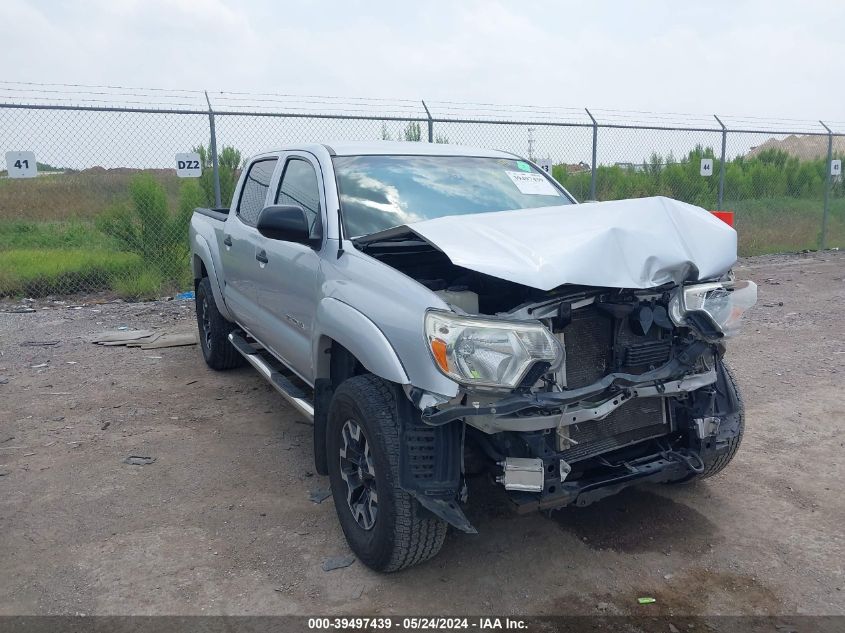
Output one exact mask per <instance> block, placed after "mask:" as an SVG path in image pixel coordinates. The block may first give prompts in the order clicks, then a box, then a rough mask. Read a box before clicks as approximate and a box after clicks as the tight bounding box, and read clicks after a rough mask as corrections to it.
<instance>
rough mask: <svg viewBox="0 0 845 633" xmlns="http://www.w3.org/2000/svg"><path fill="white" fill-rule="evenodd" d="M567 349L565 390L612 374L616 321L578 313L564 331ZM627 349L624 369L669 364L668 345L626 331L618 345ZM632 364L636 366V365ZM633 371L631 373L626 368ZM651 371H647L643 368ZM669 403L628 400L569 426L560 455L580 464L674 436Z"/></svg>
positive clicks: (560, 439)
mask: <svg viewBox="0 0 845 633" xmlns="http://www.w3.org/2000/svg"><path fill="white" fill-rule="evenodd" d="M563 336H564V345H565V346H566V386H567V388H568V389H575V388H578V387H584V386H586V385H589V384H591V383H594V382H596V381H597V380H599V379H600V378H602V376H604V375H606V374H607V373H609V372H610V371H612V367H613V359H614V350H613V343H614V338H615V336H617V333H616V327H615V326H614V320H613V319H612V318H611V317H610V316H608V315H605V314H604V313H602V312H600V311H599V310H597V309H595V308H587V309H584V310H579V311H578V312H576V313H575V314H573V318H572V322H571V323H570V324H569V325H567V326H566V328H564V330H563ZM619 342H620V343H621V344H622V345H624V348H622V349H620V350H617V354H621V355H622V358H624V359H625V361H624V362H625V364H626V365H627V364H629V363H630V364H641V363H644V362H648V364H652V363H655V362H656V363H658V364H659V363H662V362H665V360H668V355H669V351H670V350H669V345H668V341H664V340H661V339H652V338H649V337H639V338H637V337H633V336H632V334H631V333H630V331H629V330H627V326H625V327H624V328H623V331H622V334H621V339H620V341H619ZM632 361H633V362H632ZM623 369H624V370H625V371H631V370H630V369H629V368H627V367H625V368H623ZM641 369H646V368H641ZM669 431H670V425H669V419H668V416H667V413H666V403H665V402H664V400H663V399H662V398H636V399H633V400H629V401H628V402H626V403H625V404H623V405H622V406H621V407H619V408H618V409H616V410H615V411H613V412H612V413H611V414H610V415H608V416H607V417H605V418H604V419H602V420H591V421H589V422H583V423H581V424H575V425H572V426H570V427H568V433H569V437H570V438H571V439H573V440H575V442H577V444H573V443H570V442H568V441H567V440H566V437H560V436H558V450H559V451H561V457H562V458H563V459H565V460H566V461H568V462H576V461H579V460H582V459H586V458H588V457H593V456H596V455H600V454H602V453H606V452H608V451H612V450H615V449H618V448H622V447H625V446H629V445H631V444H635V443H637V442H642V441H644V440H647V439H651V438H654V437H659V436H661V435H665V434H667V433H669Z"/></svg>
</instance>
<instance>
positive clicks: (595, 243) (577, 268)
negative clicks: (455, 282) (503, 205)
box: [391, 197, 736, 290]
mask: <svg viewBox="0 0 845 633" xmlns="http://www.w3.org/2000/svg"><path fill="white" fill-rule="evenodd" d="M406 227H407V229H409V230H411V231H413V232H414V233H416V234H417V235H419V236H420V237H422V238H424V239H425V240H426V241H428V242H430V243H431V244H433V245H434V246H436V247H437V248H439V249H440V250H441V251H443V252H444V253H445V254H446V255H447V256H448V257H449V259H450V260H451V261H452V263H453V264H455V265H457V266H463V267H464V268H468V269H470V270H475V271H478V272H481V273H485V274H487V275H492V276H494V277H499V278H501V279H506V280H508V281H513V282H516V283H519V284H523V285H525V286H530V287H532V288H538V289H540V290H551V289H552V288H556V287H557V286H560V285H562V284H579V285H586V286H606V287H610V288H653V287H655V286H660V285H663V284H665V283H668V282H674V283H681V282H682V281H684V280H685V279H687V278H690V279H693V280H695V279H709V278H713V277H717V276H719V275H722V274H723V273H725V272H727V271H728V270H729V269H730V268H731V266H733V264H734V262H735V261H736V231H734V230H733V229H732V228H731V227H729V226H728V225H727V224H725V223H724V222H722V221H721V220H719V219H717V218H716V217H714V216H713V215H712V214H711V213H709V212H708V211H705V210H704V209H701V208H700V207H696V206H693V205H691V204H686V203H684V202H678V201H677V200H672V199H670V198H663V197H654V198H639V199H635V200H616V201H612V202H591V203H586V204H573V205H565V206H556V207H542V208H539V209H520V210H515V211H500V212H496V213H481V214H475V215H453V216H447V217H442V218H436V219H433V220H425V221H423V222H415V223H413V224H408V225H406ZM397 228H398V227H397ZM403 228H404V227H403ZM396 231H397V229H392V230H391V233H395V232H396Z"/></svg>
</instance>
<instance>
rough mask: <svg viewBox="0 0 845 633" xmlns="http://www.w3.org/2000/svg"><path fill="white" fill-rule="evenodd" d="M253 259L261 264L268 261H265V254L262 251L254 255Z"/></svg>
mask: <svg viewBox="0 0 845 633" xmlns="http://www.w3.org/2000/svg"><path fill="white" fill-rule="evenodd" d="M255 259H257V260H258V261H260V262H261V263H262V264H266V263H267V262H268V261H270V260H268V259H267V253H266V252H264V251H263V250H260V251H258V252H257V253H256V254H255Z"/></svg>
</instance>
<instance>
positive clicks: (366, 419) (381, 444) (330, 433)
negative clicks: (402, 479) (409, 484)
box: [326, 374, 447, 572]
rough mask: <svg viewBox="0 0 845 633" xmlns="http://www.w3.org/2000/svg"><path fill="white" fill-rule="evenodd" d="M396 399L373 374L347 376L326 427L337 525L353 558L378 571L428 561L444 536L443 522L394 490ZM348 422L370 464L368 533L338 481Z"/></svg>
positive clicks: (396, 469) (396, 487) (392, 387)
mask: <svg viewBox="0 0 845 633" xmlns="http://www.w3.org/2000/svg"><path fill="white" fill-rule="evenodd" d="M399 395H400V394H397V388H396V386H395V385H393V384H391V383H389V382H387V381H385V380H382V379H381V378H378V377H376V376H372V375H369V374H366V375H361V376H355V377H353V378H350V379H348V380H346V381H344V382H343V383H342V384H341V385H340V386H339V387H338V388H337V389H336V391H335V393H334V396H333V397H332V401H331V404H330V406H329V413H328V424H327V428H326V433H327V436H326V448H327V455H328V467H329V480H330V482H331V489H332V496H333V498H334V504H335V509H336V510H337V516H338V519H339V521H340V526H341V528H342V529H343V533H344V535H345V536H346V540H347V542H348V543H349V546H350V547H351V548H352V551H353V552H354V553H355V555H356V556H357V557H358V559H359V560H360V561H361V562H362V563H364V564H365V565H366V566H367V567H370V568H371V569H374V570H376V571H381V572H393V571H398V570H400V569H405V568H406V567H411V566H412V565H417V564H419V563H422V562H424V561H426V560H428V559H430V558H432V557H433V556H435V555H436V554H437V553H438V552H439V551H440V548H441V547H442V546H443V541H444V540H445V538H446V528H447V524H446V522H445V521H443V520H441V519H439V518H437V517H434V516H432V515H431V514H430V513H428V512H427V511H425V510H423V508H422V507H421V506H420V505H419V504H418V503H417V502H416V501H415V500H414V498H413V497H412V496H411V495H410V494H408V493H407V492H405V491H404V490H402V489H401V488H400V487H399V415H400V413H399V409H398V407H397V404H396V402H397V401H396V398H397V397H398V396H399ZM350 419H351V420H353V421H354V422H355V423H356V424H357V425H358V426H359V427H360V428H361V429H362V430H363V432H364V435H365V436H366V439H367V442H368V443H369V445H370V452H371V454H372V459H373V463H374V466H375V468H374V470H375V483H376V488H377V493H378V511H377V514H376V519H375V524H374V525H373V527H372V528H371V529H370V530H365V529H364V528H362V527H361V526H360V525H359V524H358V522H357V521H356V520H355V517H354V516H353V514H352V510H351V509H350V507H349V503H348V502H347V484H346V482H345V481H344V480H343V478H342V477H341V465H340V449H341V443H342V441H343V439H342V429H343V426H344V424H345V422H346V421H347V420H350Z"/></svg>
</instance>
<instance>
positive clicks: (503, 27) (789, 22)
mask: <svg viewBox="0 0 845 633" xmlns="http://www.w3.org/2000/svg"><path fill="white" fill-rule="evenodd" d="M843 17H845V6H843V5H841V4H837V3H822V2H819V1H817V0H812V1H809V2H802V3H791V2H778V1H775V0H769V1H768V2H763V1H758V0H752V1H738V2H728V1H722V2H710V3H707V4H706V6H697V5H693V4H689V3H678V2H669V1H665V0H661V1H655V2H649V3H609V2H607V3H600V2H594V3H584V2H552V1H545V2H533V3H513V2H502V1H495V0H487V1H483V2H482V1H479V0H471V1H469V2H463V3H455V2H446V1H443V0H434V1H431V2H426V3H396V2H387V1H385V0H377V1H376V0H374V1H372V2H364V1H361V0H359V1H351V2H340V1H338V2H300V3H295V4H294V3H277V2H273V1H271V0H253V1H252V2H234V1H224V0H167V1H165V0H150V1H142V0H124V1H122V2H121V1H116V0H85V1H83V2H69V1H61V2H60V1H48V0H41V1H37V0H36V1H34V2H25V1H24V0H5V1H4V2H3V3H2V6H1V7H0V37H2V40H3V41H4V75H5V78H6V79H9V80H23V81H52V82H63V83H88V84H114V85H130V86H160V87H168V88H208V89H226V90H233V91H237V90H243V91H257V92H282V93H292V94H327V95H339V96H379V97H405V98H414V99H417V98H427V99H431V100H448V101H480V102H496V103H505V104H507V103H529V104H530V103H536V104H554V105H560V106H573V107H581V106H583V105H590V106H594V107H597V108H598V107H605V108H616V109H644V110H657V111H691V112H695V113H711V112H714V111H720V112H729V113H744V114H745V113H747V114H757V115H761V116H789V117H802V118H812V119H816V118H820V117H833V118H836V117H839V118H841V112H840V104H841V103H843V101H845V88H843V87H842V82H838V81H836V77H837V76H838V73H839V68H838V66H839V62H838V60H839V58H840V57H841V56H840V55H839V54H838V53H837V51H838V50H839V49H840V47H841V44H840V30H841V29H840V27H841V25H842V23H843Z"/></svg>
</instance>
